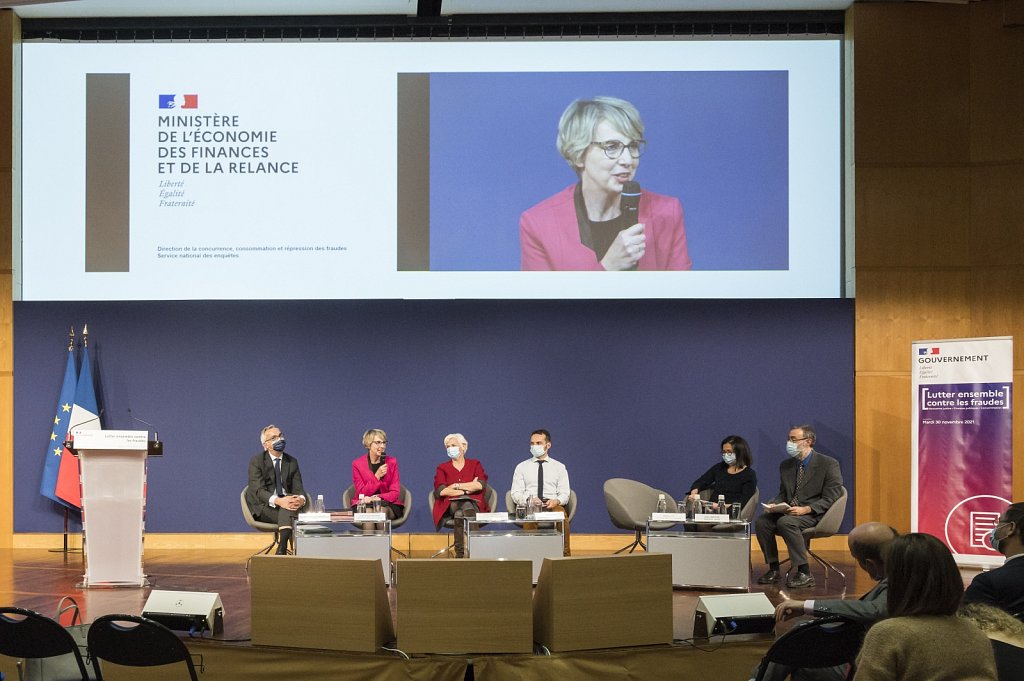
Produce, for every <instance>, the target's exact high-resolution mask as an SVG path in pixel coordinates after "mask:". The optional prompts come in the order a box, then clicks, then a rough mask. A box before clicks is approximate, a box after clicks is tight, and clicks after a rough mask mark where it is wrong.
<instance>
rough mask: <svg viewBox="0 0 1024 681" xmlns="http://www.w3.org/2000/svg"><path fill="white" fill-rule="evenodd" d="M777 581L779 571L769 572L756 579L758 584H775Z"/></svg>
mask: <svg viewBox="0 0 1024 681" xmlns="http://www.w3.org/2000/svg"><path fill="white" fill-rule="evenodd" d="M778 581H779V571H778V570H769V571H768V572H766V573H764V574H763V575H761V576H760V577H758V578H757V583H758V584H776V583H778Z"/></svg>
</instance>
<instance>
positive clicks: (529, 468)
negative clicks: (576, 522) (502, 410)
mask: <svg viewBox="0 0 1024 681" xmlns="http://www.w3.org/2000/svg"><path fill="white" fill-rule="evenodd" d="M550 449H551V433H549V432H548V431H546V430H544V429H543V428H539V429H537V430H535V431H533V432H532V433H530V454H531V455H532V456H531V458H529V459H527V460H526V461H523V462H522V463H520V464H519V465H518V466H516V470H515V472H514V473H512V492H511V493H512V501H513V502H514V503H516V504H526V505H529V504H530V502H531V501H534V500H538V499H539V500H540V503H541V505H542V506H543V508H544V510H545V511H561V513H562V515H564V516H565V521H564V522H563V529H564V532H563V536H562V538H563V542H564V545H563V553H564V554H565V555H566V556H568V555H569V516H568V514H567V513H566V512H565V505H566V504H568V503H569V471H567V470H566V468H565V465H563V464H562V463H561V462H559V461H555V460H554V459H552V458H551V457H549V456H548V450H550ZM536 527H537V525H536V523H526V524H524V525H523V528H524V529H536Z"/></svg>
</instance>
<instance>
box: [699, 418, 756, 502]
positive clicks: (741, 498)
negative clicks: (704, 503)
mask: <svg viewBox="0 0 1024 681" xmlns="http://www.w3.org/2000/svg"><path fill="white" fill-rule="evenodd" d="M753 462H754V461H753V457H752V456H751V454H750V445H748V444H747V441H746V440H744V439H743V438H741V437H740V436H739V435H730V436H728V437H727V438H725V439H724V440H722V460H721V462H719V463H716V464H715V465H714V466H712V467H711V468H709V469H708V470H707V472H706V473H704V475H702V476H700V477H699V478H697V479H696V480H694V481H693V484H692V485H690V495H689V497H690V500H691V501H696V500H698V499H699V498H700V491H701V490H705V489H706V490H710V491H711V500H712V501H713V502H714V504H713V506H712V510H714V511H718V498H719V497H720V496H724V497H725V503H726V504H734V503H736V504H739V505H740V508H743V506H744V505H746V503H747V502H748V501H750V497H752V496H754V491H755V490H756V489H757V475H756V474H755V473H754V469H753V468H751V465H752V464H753Z"/></svg>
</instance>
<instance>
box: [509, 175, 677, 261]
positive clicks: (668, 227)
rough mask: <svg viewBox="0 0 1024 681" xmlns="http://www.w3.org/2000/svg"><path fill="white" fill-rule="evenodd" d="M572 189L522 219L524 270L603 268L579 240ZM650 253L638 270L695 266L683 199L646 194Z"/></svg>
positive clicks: (642, 218)
mask: <svg viewBox="0 0 1024 681" xmlns="http://www.w3.org/2000/svg"><path fill="white" fill-rule="evenodd" d="M575 189H576V185H571V186H569V187H567V188H566V189H563V190H562V191H560V192H558V193H557V194H555V195H554V196H552V197H550V198H547V199H544V200H543V201H541V202H540V203H538V204H537V205H536V206H534V207H533V208H530V209H529V210H527V211H526V212H524V213H523V214H522V216H521V217H520V218H519V246H520V249H521V251H522V269H524V270H601V269H603V268H602V267H601V262H600V260H599V259H598V257H597V255H595V254H594V252H593V251H592V250H590V249H589V248H587V247H586V246H584V245H583V244H582V243H581V242H580V229H579V226H578V223H577V221H576V205H575V202H574V201H573V192H574V191H575ZM638 222H642V223H644V234H645V235H646V236H647V250H646V252H645V253H644V257H642V258H640V262H639V264H638V266H637V269H639V270H688V269H690V267H691V266H692V265H693V263H692V262H691V261H690V255H689V253H688V252H687V250H686V227H685V226H684V225H683V207H682V205H681V204H680V203H679V199H676V198H674V197H671V196H665V195H663V194H655V193H654V192H649V191H646V190H644V191H643V193H642V194H641V195H640V219H639V220H638Z"/></svg>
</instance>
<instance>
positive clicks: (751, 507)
mask: <svg viewBox="0 0 1024 681" xmlns="http://www.w3.org/2000/svg"><path fill="white" fill-rule="evenodd" d="M760 502H761V488H760V487H755V488H754V496H752V497H750V498H749V499H747V503H745V504H743V508H741V509H740V520H743V521H746V522H748V523H749V522H753V520H754V514H755V513H757V505H758V504H759V503H760Z"/></svg>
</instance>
